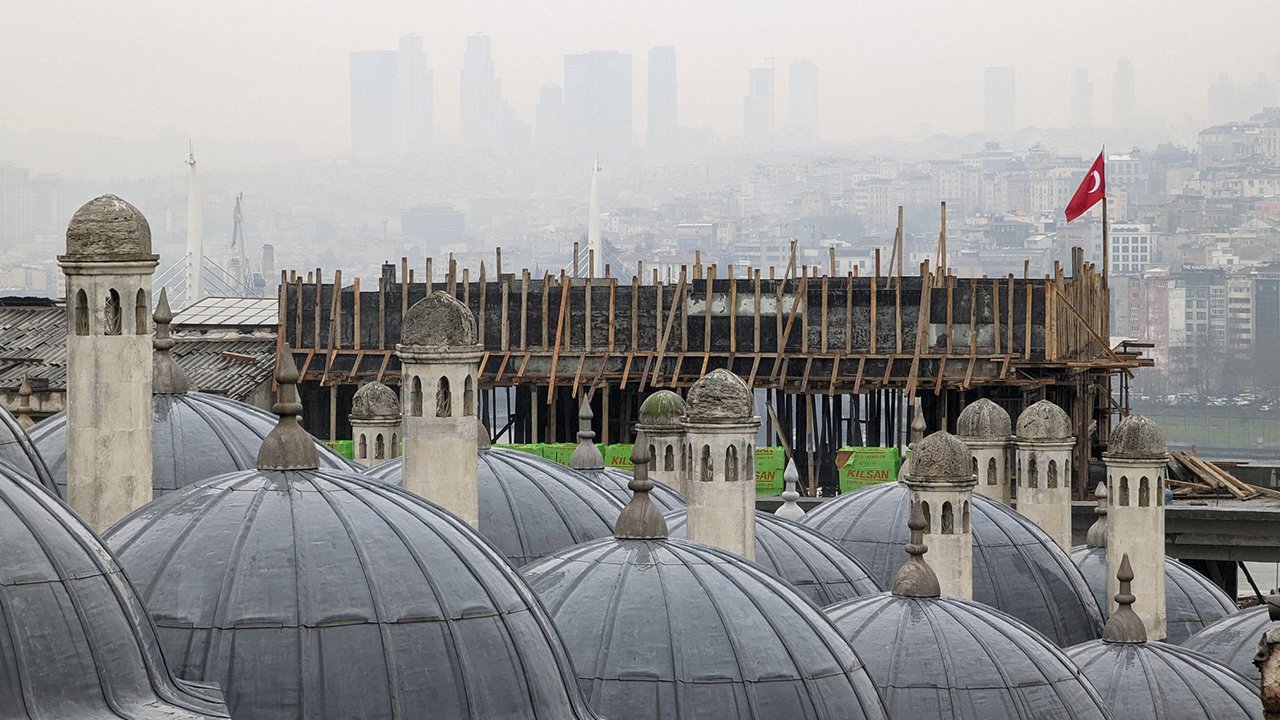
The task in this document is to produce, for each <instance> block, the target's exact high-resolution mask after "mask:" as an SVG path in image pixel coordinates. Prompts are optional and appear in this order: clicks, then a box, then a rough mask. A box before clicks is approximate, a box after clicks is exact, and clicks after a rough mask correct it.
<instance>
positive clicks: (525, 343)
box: [520, 268, 529, 350]
mask: <svg viewBox="0 0 1280 720" xmlns="http://www.w3.org/2000/svg"><path fill="white" fill-rule="evenodd" d="M520 349H521V350H528V349H529V270H528V268H525V270H524V271H523V272H521V273H520Z"/></svg>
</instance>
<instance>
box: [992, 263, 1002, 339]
mask: <svg viewBox="0 0 1280 720" xmlns="http://www.w3.org/2000/svg"><path fill="white" fill-rule="evenodd" d="M991 322H992V324H993V326H994V329H995V349H996V352H1000V281H999V280H992V281H991Z"/></svg>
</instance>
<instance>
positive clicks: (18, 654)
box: [0, 468, 227, 720]
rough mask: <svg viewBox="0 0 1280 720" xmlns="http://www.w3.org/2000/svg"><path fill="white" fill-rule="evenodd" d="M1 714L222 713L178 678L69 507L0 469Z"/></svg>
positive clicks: (91, 717)
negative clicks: (0, 553)
mask: <svg viewBox="0 0 1280 720" xmlns="http://www.w3.org/2000/svg"><path fill="white" fill-rule="evenodd" d="M0 547H3V548H4V553H3V556H0V638H3V640H2V641H0V717H3V718H6V720H18V719H21V718H30V719H31V720H36V719H37V718H39V719H41V720H44V719H47V718H59V719H62V720H107V719H108V718H133V719H136V720H154V719H155V718H167V719H169V720H193V719H194V718H210V717H220V718H225V717H227V711H226V706H225V705H223V704H222V702H221V700H220V699H219V698H218V693H217V692H216V691H211V690H210V689H208V688H198V687H193V686H190V685H188V684H186V683H184V682H183V681H180V680H176V679H175V678H174V677H173V675H171V674H170V672H169V670H168V669H167V668H166V667H165V661H164V658H163V657H162V655H161V652H160V643H159V641H158V640H157V638H156V629H155V627H153V626H152V624H151V621H150V620H149V619H148V618H147V616H146V612H145V611H144V610H143V609H142V601H141V600H140V599H139V598H138V595H137V594H136V593H135V591H134V587H133V585H131V584H130V583H129V580H128V579H127V578H126V577H125V575H124V573H123V572H122V571H121V569H120V566H119V565H118V564H117V563H116V560H115V558H114V557H113V556H112V555H111V554H110V553H109V552H108V551H107V549H106V548H105V547H104V546H103V545H102V543H101V542H100V541H99V540H98V538H97V537H96V536H95V535H94V534H93V531H91V530H90V529H89V528H88V526H86V525H85V524H84V523H83V522H82V521H81V520H80V519H79V518H78V517H76V516H75V514H74V513H72V512H71V510H70V509H69V508H68V507H67V506H66V505H64V504H63V503H62V502H60V501H58V500H56V499H55V498H54V497H53V496H52V495H50V494H49V493H48V492H46V491H45V490H42V489H40V488H38V487H36V485H34V484H33V483H32V482H30V481H29V480H27V479H25V478H21V477H19V476H18V475H17V474H15V473H13V472H12V471H10V470H9V469H7V468H6V469H0Z"/></svg>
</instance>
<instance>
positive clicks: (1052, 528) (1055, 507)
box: [1014, 400, 1115, 575]
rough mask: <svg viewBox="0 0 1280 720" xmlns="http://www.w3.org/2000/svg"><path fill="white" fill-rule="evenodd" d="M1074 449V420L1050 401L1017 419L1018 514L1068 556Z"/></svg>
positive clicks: (1030, 408) (1015, 435)
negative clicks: (1046, 535) (1044, 533)
mask: <svg viewBox="0 0 1280 720" xmlns="http://www.w3.org/2000/svg"><path fill="white" fill-rule="evenodd" d="M1075 446H1076V441H1075V437H1073V436H1072V434H1071V418H1070V417H1069V416H1068V415H1067V413H1066V411H1064V410H1063V409H1062V408H1060V407H1058V406H1057V405H1054V404H1053V403H1051V402H1049V401H1048V400H1041V401H1040V402H1037V403H1035V404H1033V405H1031V406H1029V407H1028V408H1027V409H1026V410H1023V411H1022V414H1021V415H1019V416H1018V425H1017V428H1016V430H1015V431H1014V447H1015V448H1016V449H1017V453H1016V454H1017V468H1018V469H1017V473H1018V474H1017V484H1018V491H1017V495H1018V512H1020V513H1022V514H1023V515H1024V516H1025V517H1026V518H1027V519H1029V520H1031V521H1032V522H1034V523H1035V524H1036V525H1039V526H1040V529H1041V530H1044V531H1045V532H1046V533H1048V535H1049V537H1051V538H1053V539H1054V540H1055V541H1056V542H1057V543H1058V545H1060V546H1062V549H1063V550H1064V551H1066V552H1071V453H1072V451H1073V450H1074V449H1075ZM1111 574H1112V575H1114V574H1115V573H1111Z"/></svg>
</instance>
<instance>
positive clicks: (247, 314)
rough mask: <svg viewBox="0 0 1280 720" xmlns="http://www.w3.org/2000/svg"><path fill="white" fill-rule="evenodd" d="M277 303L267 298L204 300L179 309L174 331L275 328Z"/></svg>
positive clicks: (175, 317) (174, 322)
mask: <svg viewBox="0 0 1280 720" xmlns="http://www.w3.org/2000/svg"><path fill="white" fill-rule="evenodd" d="M278 306H279V300H278V299H276V298H273V297H270V298H238V297H207V298H203V299H202V300H199V301H197V302H195V303H193V304H191V305H188V306H186V307H184V308H183V309H181V310H179V311H178V313H177V314H176V315H174V317H173V326H174V327H175V328H183V327H208V326H211V325H212V326H217V327H275V326H276V324H277V322H278V317H277V313H276V308H277V307H278Z"/></svg>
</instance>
